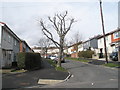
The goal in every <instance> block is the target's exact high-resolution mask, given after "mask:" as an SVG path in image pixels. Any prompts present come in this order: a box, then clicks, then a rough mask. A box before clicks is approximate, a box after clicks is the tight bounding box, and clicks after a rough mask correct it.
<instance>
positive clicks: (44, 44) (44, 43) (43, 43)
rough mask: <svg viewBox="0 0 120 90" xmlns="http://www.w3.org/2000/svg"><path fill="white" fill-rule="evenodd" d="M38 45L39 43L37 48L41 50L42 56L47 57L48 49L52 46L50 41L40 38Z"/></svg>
mask: <svg viewBox="0 0 120 90" xmlns="http://www.w3.org/2000/svg"><path fill="white" fill-rule="evenodd" d="M38 43H39V46H40V47H41V49H42V54H43V55H45V56H47V51H48V48H49V47H50V45H51V44H52V42H51V40H50V39H48V38H46V37H42V38H40V40H39V42H38Z"/></svg>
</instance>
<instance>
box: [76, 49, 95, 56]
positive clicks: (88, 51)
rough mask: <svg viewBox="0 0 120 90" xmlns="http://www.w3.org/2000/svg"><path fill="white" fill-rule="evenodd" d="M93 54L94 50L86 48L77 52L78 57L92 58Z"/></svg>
mask: <svg viewBox="0 0 120 90" xmlns="http://www.w3.org/2000/svg"><path fill="white" fill-rule="evenodd" d="M93 54H94V51H91V50H87V51H81V52H79V53H78V56H79V57H82V58H92V55H93Z"/></svg>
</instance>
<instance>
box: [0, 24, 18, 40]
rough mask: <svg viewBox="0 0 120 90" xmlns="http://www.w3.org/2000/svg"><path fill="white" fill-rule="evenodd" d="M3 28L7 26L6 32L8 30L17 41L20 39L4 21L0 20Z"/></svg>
mask: <svg viewBox="0 0 120 90" xmlns="http://www.w3.org/2000/svg"><path fill="white" fill-rule="evenodd" d="M0 24H2V26H3V27H4V28H7V29H6V30H7V32H9V33H10V34H11V35H12V36H13V37H14V38H16V39H17V40H18V41H20V38H19V37H18V36H17V35H16V34H15V33H14V32H13V31H12V30H11V29H10V28H9V27H8V26H7V25H6V24H5V23H4V22H0Z"/></svg>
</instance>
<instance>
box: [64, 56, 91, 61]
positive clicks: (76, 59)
mask: <svg viewBox="0 0 120 90" xmlns="http://www.w3.org/2000/svg"><path fill="white" fill-rule="evenodd" d="M65 59H69V60H75V61H80V62H90V61H89V60H82V59H79V58H71V57H66V58H65Z"/></svg>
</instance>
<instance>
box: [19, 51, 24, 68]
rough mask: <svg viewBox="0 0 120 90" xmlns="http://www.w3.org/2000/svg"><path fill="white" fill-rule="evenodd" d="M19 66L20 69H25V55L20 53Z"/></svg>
mask: <svg viewBox="0 0 120 90" xmlns="http://www.w3.org/2000/svg"><path fill="white" fill-rule="evenodd" d="M17 64H18V67H19V68H20V69H23V68H25V53H18V55H17Z"/></svg>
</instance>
